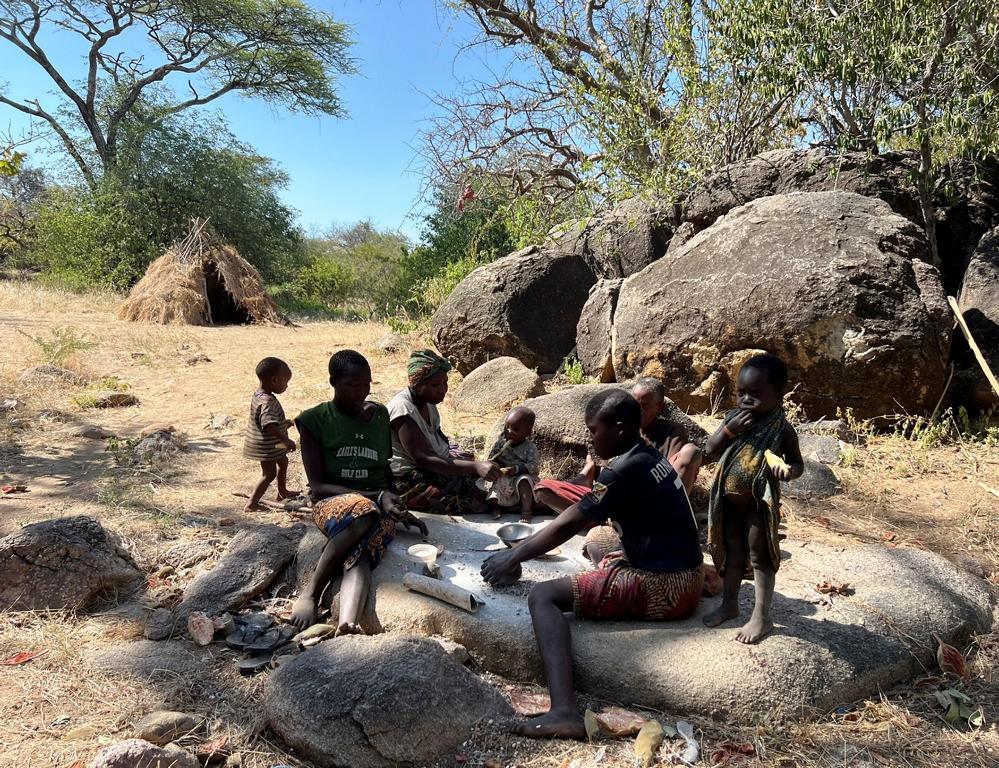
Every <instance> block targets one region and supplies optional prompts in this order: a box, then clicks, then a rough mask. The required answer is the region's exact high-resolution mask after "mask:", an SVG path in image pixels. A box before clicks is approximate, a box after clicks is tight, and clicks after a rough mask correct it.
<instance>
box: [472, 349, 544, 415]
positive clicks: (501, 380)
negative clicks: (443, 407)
mask: <svg viewBox="0 0 999 768" xmlns="http://www.w3.org/2000/svg"><path fill="white" fill-rule="evenodd" d="M544 391H545V388H544V384H543V383H542V381H541V377H540V376H538V374H537V373H536V372H535V371H532V370H531V369H530V368H528V367H527V366H526V365H524V364H523V363H522V362H520V360H518V359H517V358H515V357H497V358H494V359H493V360H490V361H489V362H488V363H486V364H484V365H480V366H479V367H478V368H476V369H475V370H474V371H472V372H471V373H470V374H468V376H466V377H465V378H464V379H462V382H461V384H459V385H458V389H457V390H456V391H455V393H454V404H455V405H456V406H457V407H458V408H459V409H460V410H463V411H472V412H478V413H482V412H489V411H499V410H502V409H504V408H508V407H509V406H510V405H512V404H514V403H519V402H520V401H521V400H524V399H525V398H528V397H535V396H537V395H540V394H542V393H544Z"/></svg>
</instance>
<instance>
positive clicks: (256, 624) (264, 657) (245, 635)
mask: <svg viewBox="0 0 999 768" xmlns="http://www.w3.org/2000/svg"><path fill="white" fill-rule="evenodd" d="M233 624H234V629H233V631H232V632H230V633H229V634H228V635H227V636H226V639H225V642H226V645H228V646H229V647H230V648H232V649H233V650H235V651H242V652H243V653H245V654H247V655H246V656H245V657H244V658H242V659H240V660H239V661H238V662H237V666H238V668H239V671H240V673H241V674H244V675H252V674H256V673H257V672H260V671H262V670H264V669H267V668H268V667H271V666H274V661H275V659H276V658H277V657H278V656H280V655H282V654H281V651H282V649H284V648H286V647H287V646H288V645H289V644H290V643H291V639H292V638H293V637H294V636H295V629H294V627H280V626H275V623H274V617H273V616H271V615H270V614H267V613H262V612H258V613H246V614H239V615H237V616H234V617H233ZM289 650H292V651H293V650H295V649H294V648H291V649H289Z"/></svg>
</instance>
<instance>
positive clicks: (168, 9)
mask: <svg viewBox="0 0 999 768" xmlns="http://www.w3.org/2000/svg"><path fill="white" fill-rule="evenodd" d="M348 32H349V30H348V28H347V27H346V26H345V25H344V24H342V23H340V22H337V21H335V20H334V19H333V18H332V17H330V16H329V15H327V14H324V13H321V12H319V11H317V10H315V9H313V8H310V7H309V6H307V5H306V4H305V3H303V2H300V0H179V1H178V0H107V1H106V2H91V1H89V0H41V1H39V0H0V41H5V42H6V43H7V44H9V45H11V46H13V47H14V48H16V49H17V50H18V51H20V52H21V53H22V54H23V55H24V56H26V57H27V58H28V59H30V60H31V61H33V62H35V63H36V64H37V65H38V66H39V67H40V68H41V69H42V70H43V71H44V72H45V74H46V75H47V76H48V77H49V79H50V80H51V81H52V83H53V85H54V86H55V94H56V97H57V98H58V99H59V102H58V103H56V104H43V102H42V100H41V99H39V98H25V99H18V98H16V97H14V96H13V95H11V92H10V89H9V87H5V86H4V85H3V84H2V83H0V104H4V105H7V106H8V107H11V108H13V109H16V110H19V111H20V112H23V113H25V114H27V115H30V116H31V117H32V118H35V119H37V120H39V121H42V122H43V123H45V124H46V125H47V127H48V128H49V129H50V130H51V131H52V132H54V133H55V135H56V136H58V138H59V140H60V141H61V143H62V145H63V147H64V148H65V150H66V152H67V153H68V154H69V156H70V157H71V158H72V160H73V161H74V163H75V164H76V167H77V168H78V169H79V171H80V173H81V174H82V176H83V178H84V179H85V180H86V182H87V183H88V185H90V186H91V187H92V188H93V187H94V186H95V184H96V183H97V181H98V179H99V178H100V177H101V176H102V175H103V174H104V173H106V172H107V171H111V170H114V169H115V168H116V167H117V165H118V162H119V150H120V141H121V134H122V130H123V125H124V124H125V121H126V120H127V119H128V117H129V116H130V114H131V113H132V111H133V110H134V109H135V108H136V106H137V105H138V104H141V103H142V101H143V100H144V97H145V96H147V95H148V94H149V93H150V92H151V91H156V93H157V95H158V98H162V97H163V94H164V93H172V89H170V86H171V85H173V84H177V85H182V88H183V95H176V96H173V97H172V98H170V99H169V100H167V101H166V102H165V103H163V104H162V107H161V109H160V111H159V114H158V117H157V119H159V120H163V119H166V118H168V117H170V116H171V115H175V114H177V113H179V112H182V111H184V110H186V109H189V108H191V107H196V106H201V105H204V104H209V103H211V102H213V101H215V100H216V99H218V98H219V97H221V96H223V95H225V94H227V93H239V94H243V95H246V96H250V97H255V98H261V99H264V100H267V101H270V102H274V103H278V104H282V105H284V106H286V107H288V108H290V109H292V110H296V111H300V112H305V113H322V114H328V115H334V116H339V115H341V114H342V111H343V110H342V107H341V104H340V101H339V99H338V97H337V93H336V82H337V79H338V77H339V76H341V75H344V74H347V73H350V72H352V71H353V63H352V61H351V59H350V57H349V54H348V49H349V46H350V39H349V34H348ZM67 35H68V36H73V37H75V38H76V40H77V42H78V43H80V44H81V46H82V48H83V50H84V51H85V70H84V77H83V78H82V81H81V82H79V83H77V82H75V81H74V78H73V77H72V76H71V75H70V74H69V73H67V72H64V71H60V69H59V68H58V67H57V66H56V64H55V63H54V61H53V59H52V56H51V55H50V51H51V50H52V48H53V47H55V46H57V45H59V44H60V41H61V40H64V39H65V38H66V36H67ZM137 35H138V36H141V38H142V40H143V43H142V46H141V48H142V49H141V50H139V49H137V48H136V46H135V45H134V41H135V39H136V36H137Z"/></svg>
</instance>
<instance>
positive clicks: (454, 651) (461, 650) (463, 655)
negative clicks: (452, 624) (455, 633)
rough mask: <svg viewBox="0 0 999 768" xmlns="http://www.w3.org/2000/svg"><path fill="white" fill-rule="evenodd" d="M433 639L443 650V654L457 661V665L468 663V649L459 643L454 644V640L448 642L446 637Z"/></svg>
mask: <svg viewBox="0 0 999 768" xmlns="http://www.w3.org/2000/svg"><path fill="white" fill-rule="evenodd" d="M433 639H434V640H436V641H437V642H438V644H439V645H440V647H441V648H443V649H444V653H446V654H447V655H448V656H450V657H451V658H452V659H454V660H455V661H457V662H458V663H459V664H467V663H468V661H469V658H470V656H469V655H468V649H467V648H466V647H465V646H463V645H462V644H461V643H456V642H455V641H454V640H449V639H448V638H446V637H439V636H436V635H435V636H434V637H433Z"/></svg>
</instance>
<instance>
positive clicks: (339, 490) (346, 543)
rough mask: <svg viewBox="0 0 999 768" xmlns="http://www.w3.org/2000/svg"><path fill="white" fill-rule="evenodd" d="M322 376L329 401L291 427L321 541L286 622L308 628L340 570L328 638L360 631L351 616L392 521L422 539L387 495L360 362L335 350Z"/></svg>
mask: <svg viewBox="0 0 999 768" xmlns="http://www.w3.org/2000/svg"><path fill="white" fill-rule="evenodd" d="M329 372H330V384H331V385H332V387H333V399H332V400H330V401H328V402H325V403H321V404H319V405H317V406H315V407H314V408H309V409H308V410H306V411H303V412H302V413H301V414H299V416H298V418H297V419H296V420H295V424H296V426H297V427H298V433H299V444H298V445H299V450H300V451H301V454H302V464H303V465H304V466H305V474H306V476H307V477H308V479H309V493H310V495H311V497H312V504H313V506H312V510H313V511H312V519H313V521H314V522H315V523H316V525H317V526H319V529H320V530H321V531H322V532H323V533H325V534H326V535H327V536H329V542H328V543H327V544H326V547H325V549H323V553H322V556H321V557H320V558H319V562H318V563H317V564H316V570H315V573H313V574H312V579H311V580H310V581H309V585H308V587H306V589H305V591H304V592H303V593H302V594H301V595H299V597H298V599H297V600H296V601H295V605H294V607H293V608H292V614H291V622H292V624H294V625H295V626H297V627H299V628H301V629H305V628H306V627H308V626H310V625H311V624H314V623H315V622H316V619H317V617H318V612H319V611H318V606H319V598H320V596H321V595H322V593H323V590H324V589H326V586H327V585H328V584H329V583H330V581H331V580H332V579H333V577H334V576H336V575H337V574H338V573H339V572H341V571H342V572H343V583H342V584H341V586H340V617H339V621H338V623H337V631H336V633H337V634H338V635H341V634H357V633H360V632H361V631H362V630H361V628H360V626H359V624H358V616H359V615H360V612H361V608H362V607H363V606H364V604H365V601H366V600H367V597H368V590H369V589H370V587H371V570H372V569H373V568H375V567H376V566H377V565H378V563H379V562H380V561H381V559H382V555H384V554H385V550H386V549H387V548H388V545H389V543H390V542H391V541H392V539H393V538H395V526H396V522H401V523H402V524H403V525H405V526H406V527H407V528H409V527H415V528H417V529H419V530H420V531H421V532H422V533H423V535H424V536H425V535H426V534H427V527H426V525H425V524H424V523H423V522H422V521H421V520H419V519H418V518H416V517H414V516H413V514H412V513H410V512H409V511H407V510H406V508H405V506H404V505H403V504H402V502H401V501H400V499H399V497H398V496H397V495H396V493H395V482H394V480H393V478H392V470H391V468H390V467H389V457H390V456H391V455H392V438H391V427H390V426H389V417H388V410H386V408H385V406H384V405H381V404H379V403H372V402H368V400H367V397H368V394H369V393H370V392H371V366H369V365H368V361H367V360H366V359H365V358H364V356H363V355H361V354H360V353H358V352H354V351H353V350H342V351H340V352H337V353H336V354H335V355H333V357H331V358H330V363H329Z"/></svg>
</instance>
